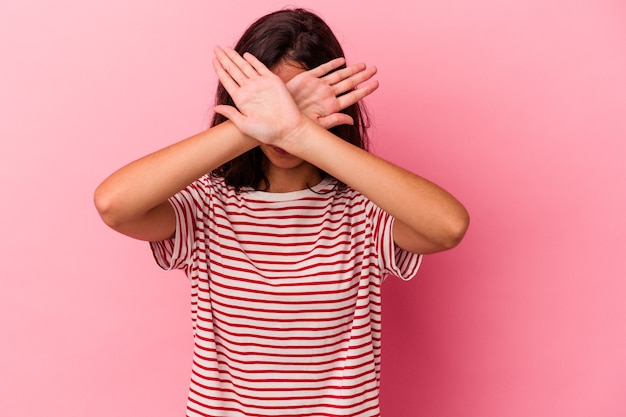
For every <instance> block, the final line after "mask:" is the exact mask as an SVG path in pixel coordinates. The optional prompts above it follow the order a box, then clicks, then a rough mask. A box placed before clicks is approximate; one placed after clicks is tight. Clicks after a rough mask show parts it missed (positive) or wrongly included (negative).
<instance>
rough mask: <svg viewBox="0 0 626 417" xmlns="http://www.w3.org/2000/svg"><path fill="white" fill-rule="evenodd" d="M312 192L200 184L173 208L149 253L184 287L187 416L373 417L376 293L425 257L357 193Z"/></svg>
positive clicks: (208, 179) (323, 188) (326, 184)
mask: <svg viewBox="0 0 626 417" xmlns="http://www.w3.org/2000/svg"><path fill="white" fill-rule="evenodd" d="M315 191H316V192H313V191H311V190H303V191H296V192H291V193H266V192H260V191H252V190H244V191H240V192H236V191H235V190H234V189H233V188H232V187H229V186H226V185H225V183H224V181H223V179H221V178H216V177H213V176H210V175H207V176H204V177H202V178H201V179H200V180H198V181H196V182H195V183H193V184H191V185H190V186H189V187H187V188H186V189H185V190H183V191H181V192H180V193H178V194H177V195H176V196H174V197H173V198H172V199H171V200H170V201H171V203H172V205H173V206H174V208H175V211H176V215H177V232H176V236H175V238H174V239H172V240H170V241H165V242H153V243H152V244H151V245H152V249H153V253H154V255H155V258H156V260H157V262H158V264H159V265H160V266H161V267H162V268H164V269H175V268H180V269H184V270H185V272H186V273H187V275H188V277H189V279H190V281H191V290H192V304H191V307H192V321H193V328H194V342H195V345H194V358H193V367H192V376H191V384H190V390H189V400H188V404H187V415H188V416H189V417H197V416H249V417H261V416H263V417H265V416H320V417H321V416H378V415H379V414H380V410H379V399H378V397H379V378H380V358H381V356H380V353H381V352H380V343H381V340H380V337H381V333H380V331H381V309H380V306H381V304H380V301H381V298H380V285H381V282H382V280H383V278H384V276H386V275H389V274H391V275H396V276H399V277H401V278H403V279H410V278H411V277H413V276H414V275H415V274H416V272H417V269H418V268H419V264H420V261H421V256H420V255H414V254H411V253H408V252H404V251H402V250H400V249H398V248H397V247H396V246H395V245H394V243H393V237H392V234H391V228H392V224H393V219H392V218H391V217H390V216H389V215H388V214H387V213H385V212H384V211H382V210H381V209H380V208H378V207H377V206H375V205H374V204H373V203H372V202H370V201H369V200H368V199H367V198H365V197H364V196H362V195H361V194H359V193H358V192H356V191H354V190H352V189H350V188H344V189H337V188H336V187H335V182H334V181H333V180H324V181H323V182H322V183H320V184H319V185H318V186H316V187H315Z"/></svg>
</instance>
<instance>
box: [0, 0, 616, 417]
mask: <svg viewBox="0 0 626 417" xmlns="http://www.w3.org/2000/svg"><path fill="white" fill-rule="evenodd" d="M285 4H286V3H284V2H279V1H259V0H254V1H253V0H249V1H243V0H229V1H227V2H224V3H222V2H219V3H218V2H214V1H206V0H205V1H200V0H189V1H174V0H161V1H148V0H109V1H106V2H105V1H98V2H96V1H78V0H57V1H51V0H37V1H35V0H3V1H1V2H0V60H1V61H2V64H1V66H0V72H1V73H0V100H1V101H0V106H1V107H0V112H1V119H0V138H1V145H0V146H1V148H0V155H1V158H2V163H1V164H0V170H1V171H0V173H1V175H0V187H1V192H2V201H3V203H2V205H1V206H0V219H1V222H2V230H3V235H4V238H3V239H2V243H1V245H2V247H1V251H0V253H1V256H2V262H1V266H0V276H1V277H2V288H1V290H0V337H1V340H0V353H1V354H0V415H1V416H16V417H21V416H24V417H31V416H40V415H41V416H43V415H45V416H50V417H61V416H63V417H78V416H80V417H84V416H90V417H105V416H106V417H110V416H156V417H158V416H180V415H183V414H184V408H185V397H186V389H187V380H188V376H189V367H190V359H191V356H190V352H191V329H190V319H189V312H188V311H189V307H188V302H189V296H188V284H187V281H186V279H185V278H184V276H183V275H182V274H180V273H165V272H161V271H160V270H159V269H158V268H157V267H156V265H155V264H154V263H153V261H152V259H151V255H150V252H149V250H148V247H147V245H146V244H145V243H141V242H138V241H134V240H131V239H128V238H125V237H123V236H119V235H117V234H115V233H114V232H113V231H111V230H109V229H107V228H106V226H104V225H103V224H102V223H101V222H100V220H99V218H98V215H97V214H96V211H95V210H94V208H93V204H92V193H93V190H94V188H95V187H96V185H97V184H98V183H99V182H100V181H101V180H102V179H103V178H104V177H105V176H106V175H108V174H109V173H110V172H112V171H113V170H114V169H116V168H117V167H119V166H121V165H122V164H124V163H126V162H128V161H130V160H131V159H134V158H137V157H139V156H141V155H144V154H146V153H148V152H150V151H152V150H155V149H157V148H160V147H163V146H165V145H168V144H169V143H171V142H173V141H176V140H178V139H182V138H184V137H187V136H189V135H191V134H193V133H195V132H197V131H199V130H201V129H203V128H205V127H206V126H207V121H208V119H209V116H210V107H211V103H212V99H213V91H214V89H215V85H216V81H215V76H214V75H213V73H212V70H211V66H210V59H211V56H212V53H211V50H212V47H213V46H214V45H215V44H232V43H233V42H234V41H235V40H236V39H237V38H238V37H239V35H240V34H241V33H242V31H243V29H244V28H245V27H246V26H247V25H248V24H249V23H251V22H252V21H253V20H254V19H256V18H257V17H259V16H260V15H262V14H265V13H267V12H269V11H273V10H276V9H278V8H281V7H283V6H284V5H285ZM289 4H300V5H303V6H308V7H310V8H312V9H313V10H315V11H317V12H318V13H319V14H320V15H321V16H322V17H324V18H325V19H326V20H327V21H328V22H329V24H330V25H331V26H332V27H333V28H334V29H335V31H336V33H337V35H338V37H339V38H340V40H341V41H342V43H343V44H344V46H345V48H346V51H347V56H348V60H349V61H350V62H356V61H360V60H364V61H366V62H367V63H369V64H372V65H377V66H378V67H379V76H378V79H379V80H380V82H381V87H380V89H379V91H377V92H376V94H375V95H374V96H372V97H371V98H370V99H369V100H368V102H367V103H368V105H369V108H370V110H371V111H372V112H373V113H374V115H375V123H374V124H375V126H374V129H373V131H372V134H373V137H374V142H375V148H374V152H375V153H377V154H379V155H381V156H384V157H386V158H388V159H390V160H392V161H394V162H396V163H398V164H399V165H401V166H404V167H407V168H409V169H411V170H413V171H414V172H416V173H418V174H421V175H423V176H425V177H427V178H429V179H431V180H433V181H435V182H437V183H439V184H441V185H442V186H444V187H445V188H447V189H448V190H450V191H451V192H452V193H454V194H455V195H457V196H458V197H459V198H460V199H461V200H462V201H463V202H464V203H465V204H466V206H467V207H468V209H469V211H470V213H471V215H472V224H471V226H470V230H469V232H468V234H467V237H466V239H465V240H464V242H463V243H462V244H461V245H460V246H459V247H458V248H457V249H455V250H453V251H451V252H447V253H443V254H437V255H433V256H428V257H426V259H425V261H424V264H423V269H422V271H421V275H420V277H419V279H416V280H415V281H413V282H411V283H408V284H405V283H401V282H399V280H397V279H393V280H389V281H388V282H387V283H386V284H385V286H384V307H383V308H384V311H385V314H384V327H383V328H384V343H383V346H384V348H383V352H384V354H383V355H384V359H383V363H384V365H383V389H382V401H383V412H384V415H386V416H429V417H447V416H454V417H459V416H462V417H492V416H493V417H496V416H498V417H500V416H507V417H522V416H524V417H527V416H542V417H543V416H550V417H552V416H554V417H557V416H559V417H560V416H569V417H589V416H594V417H623V416H624V415H626V301H625V298H626V284H625V279H624V278H625V276H626V262H625V259H626V256H625V255H624V253H623V251H624V248H626V237H625V236H626V233H625V232H626V169H625V168H624V160H625V159H626V158H625V157H626V149H625V147H626V145H624V142H625V138H626V121H625V120H626V81H625V80H626V75H625V74H626V25H625V24H624V22H625V21H626V20H625V18H626V6H625V5H624V3H623V2H622V1H621V0H613V1H610V0H581V1H577V2H571V1H560V0H517V1H512V0H510V1H493V0H472V1H462V0H443V1H437V2H433V1H409V0H405V1H393V0H391V1H385V2H365V1H362V0H344V1H337V0H316V1H315V2H310V3H308V4H307V3H298V2H290V3H289Z"/></svg>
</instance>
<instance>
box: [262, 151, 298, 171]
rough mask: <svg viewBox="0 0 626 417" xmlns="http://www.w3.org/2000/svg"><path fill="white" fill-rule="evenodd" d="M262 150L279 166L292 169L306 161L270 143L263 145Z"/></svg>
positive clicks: (273, 163)
mask: <svg viewBox="0 0 626 417" xmlns="http://www.w3.org/2000/svg"><path fill="white" fill-rule="evenodd" d="M261 150H262V151H263V154H264V155H265V157H266V158H267V160H268V161H269V162H270V163H271V164H272V165H274V166H276V167H277V168H282V169H292V168H296V167H298V166H300V165H301V164H302V162H304V161H303V160H302V159H300V158H298V157H297V156H293V155H291V154H289V153H287V152H285V151H284V150H282V149H280V148H276V147H273V146H270V145H262V146H261Z"/></svg>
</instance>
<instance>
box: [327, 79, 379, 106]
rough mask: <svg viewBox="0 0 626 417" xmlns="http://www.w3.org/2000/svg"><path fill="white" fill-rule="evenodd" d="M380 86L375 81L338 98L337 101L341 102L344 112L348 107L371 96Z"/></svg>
mask: <svg viewBox="0 0 626 417" xmlns="http://www.w3.org/2000/svg"><path fill="white" fill-rule="evenodd" d="M378 85H379V84H378V81H373V82H371V83H369V84H366V85H364V86H362V87H359V88H358V89H356V90H352V91H351V92H349V93H347V94H344V95H342V96H339V97H337V101H338V102H339V109H341V110H343V109H345V108H347V107H350V106H351V105H353V104H355V103H356V102H358V101H359V100H361V99H363V98H364V97H367V96H369V95H370V94H372V93H373V92H374V91H376V89H377V88H378Z"/></svg>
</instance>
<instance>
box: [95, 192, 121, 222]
mask: <svg viewBox="0 0 626 417" xmlns="http://www.w3.org/2000/svg"><path fill="white" fill-rule="evenodd" d="M93 201H94V205H95V206H96V210H97V211H98V214H99V215H100V218H101V219H102V221H103V222H104V223H105V224H106V225H107V226H109V227H112V228H114V229H115V226H116V225H118V224H119V223H120V216H119V210H116V204H115V197H114V196H113V194H112V193H111V192H108V191H107V190H106V188H105V187H103V186H102V185H100V186H99V187H98V188H96V191H95V192H94V195H93Z"/></svg>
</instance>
